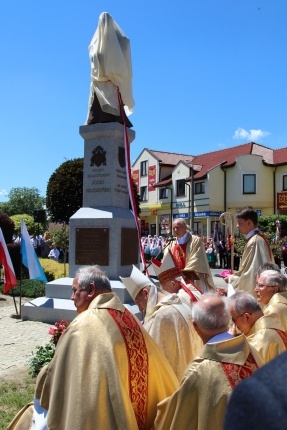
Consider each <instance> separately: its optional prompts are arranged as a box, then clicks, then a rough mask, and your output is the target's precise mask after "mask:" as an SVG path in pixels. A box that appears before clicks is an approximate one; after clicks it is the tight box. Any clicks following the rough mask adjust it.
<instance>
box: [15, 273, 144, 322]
mask: <svg viewBox="0 0 287 430" xmlns="http://www.w3.org/2000/svg"><path fill="white" fill-rule="evenodd" d="M72 283H73V278H61V279H56V280H55V281H51V282H48V283H47V284H46V289H45V291H46V296H45V297H38V298H36V299H34V300H31V301H30V302H27V303H25V304H24V305H22V306H21V318H22V320H29V321H41V322H44V323H48V324H55V322H57V321H58V322H60V321H61V320H62V319H64V320H66V321H68V322H71V321H72V320H73V319H74V318H75V317H76V316H77V311H76V308H75V306H74V302H73V301H72V300H71V295H72ZM111 287H112V290H113V292H114V293H115V294H117V296H118V297H119V298H120V300H121V301H122V303H123V304H124V305H125V307H126V308H127V309H128V310H129V311H130V312H132V313H133V314H134V315H135V316H136V317H137V318H138V319H139V320H142V319H143V314H142V312H140V311H139V308H138V307H137V306H136V305H135V304H134V302H133V300H132V298H131V296H130V295H129V293H128V291H127V289H126V287H125V286H124V284H123V283H122V282H121V281H111Z"/></svg>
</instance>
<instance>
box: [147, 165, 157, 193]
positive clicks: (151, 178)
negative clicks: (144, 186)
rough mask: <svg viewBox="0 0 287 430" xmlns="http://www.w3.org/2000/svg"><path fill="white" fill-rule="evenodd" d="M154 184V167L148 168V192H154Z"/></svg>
mask: <svg viewBox="0 0 287 430" xmlns="http://www.w3.org/2000/svg"><path fill="white" fill-rule="evenodd" d="M155 183H156V166H149V168H148V190H149V191H154V190H155V188H154V187H153V185H154V184H155Z"/></svg>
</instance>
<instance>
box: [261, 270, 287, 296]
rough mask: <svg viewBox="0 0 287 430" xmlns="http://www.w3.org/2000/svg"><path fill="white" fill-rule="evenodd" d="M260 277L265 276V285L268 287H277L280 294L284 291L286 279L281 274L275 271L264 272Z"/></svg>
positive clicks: (286, 283) (286, 284)
mask: <svg viewBox="0 0 287 430" xmlns="http://www.w3.org/2000/svg"><path fill="white" fill-rule="evenodd" d="M261 275H264V276H266V284H267V285H269V286H270V287H271V286H272V287H278V291H279V292H280V293H282V292H284V291H286V286H287V278H286V277H285V276H284V275H282V273H279V272H277V270H264V272H262V273H261ZM261 275H260V276H261Z"/></svg>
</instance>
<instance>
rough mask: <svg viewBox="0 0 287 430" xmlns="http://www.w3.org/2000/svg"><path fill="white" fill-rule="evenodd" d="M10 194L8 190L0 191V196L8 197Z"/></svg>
mask: <svg viewBox="0 0 287 430" xmlns="http://www.w3.org/2000/svg"><path fill="white" fill-rule="evenodd" d="M7 195H8V192H7V191H6V190H0V196H4V197H7Z"/></svg>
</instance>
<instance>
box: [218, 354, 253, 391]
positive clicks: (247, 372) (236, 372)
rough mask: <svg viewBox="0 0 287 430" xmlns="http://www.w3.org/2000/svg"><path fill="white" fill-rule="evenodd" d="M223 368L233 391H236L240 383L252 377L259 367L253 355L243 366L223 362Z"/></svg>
mask: <svg viewBox="0 0 287 430" xmlns="http://www.w3.org/2000/svg"><path fill="white" fill-rule="evenodd" d="M221 366H222V369H223V370H224V373H225V375H226V377H227V379H228V381H229V384H230V386H231V388H232V389H234V388H235V387H236V385H237V384H238V383H239V382H240V381H242V380H243V379H245V378H247V377H248V376H251V375H252V373H253V372H255V370H257V369H258V365H257V363H256V361H255V360H254V358H253V357H252V355H251V354H249V355H248V357H247V360H246V362H245V363H244V364H243V366H241V365H238V364H233V363H225V362H222V363H221Z"/></svg>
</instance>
